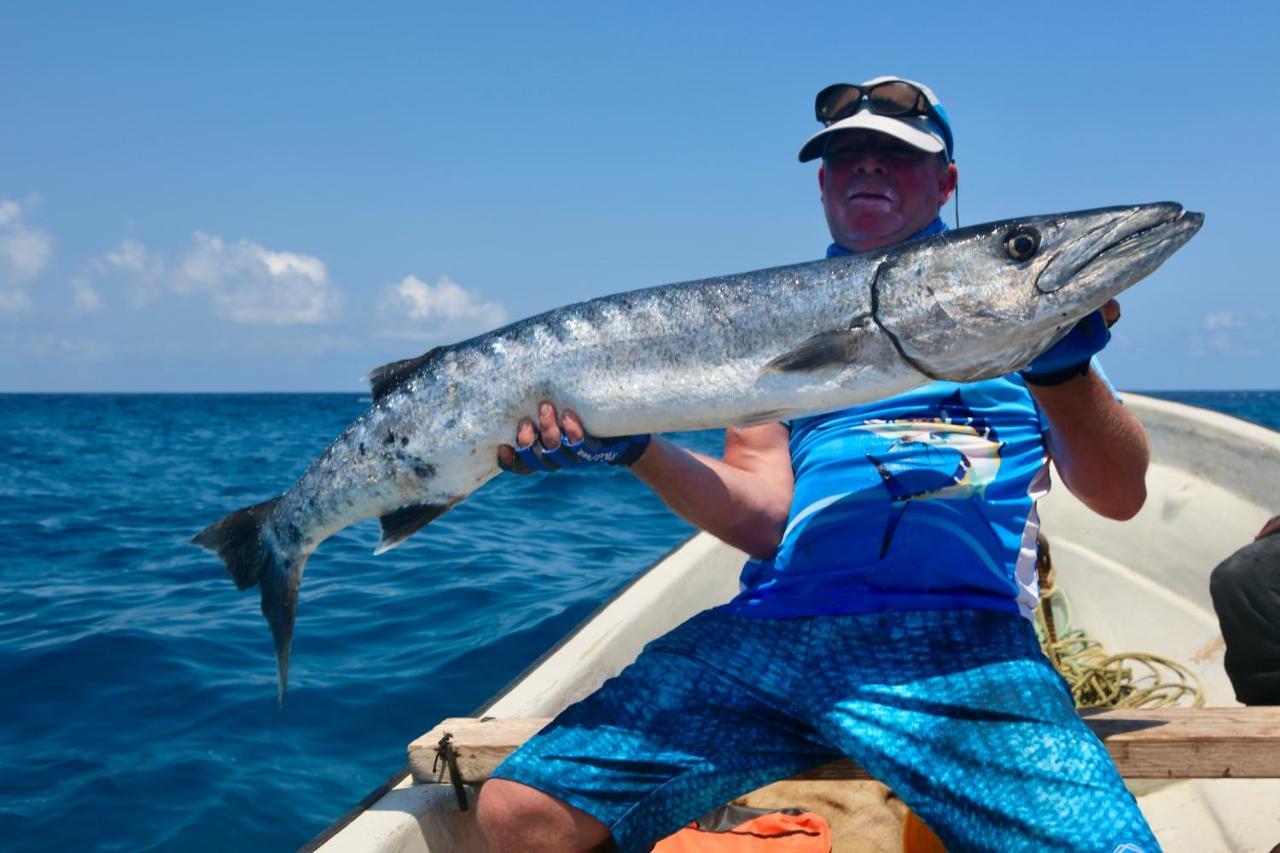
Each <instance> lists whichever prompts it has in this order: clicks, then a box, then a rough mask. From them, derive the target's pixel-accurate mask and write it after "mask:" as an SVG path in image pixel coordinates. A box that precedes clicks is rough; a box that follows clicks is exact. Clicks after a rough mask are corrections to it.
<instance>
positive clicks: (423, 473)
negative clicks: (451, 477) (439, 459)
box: [413, 462, 436, 480]
mask: <svg viewBox="0 0 1280 853" xmlns="http://www.w3.org/2000/svg"><path fill="white" fill-rule="evenodd" d="M413 473H414V474H415V475H416V476H417V477H418V479H420V480H430V479H431V478H432V477H434V476H435V475H436V466H434V465H428V464H427V463H426V462H417V463H415V464H414V466H413Z"/></svg>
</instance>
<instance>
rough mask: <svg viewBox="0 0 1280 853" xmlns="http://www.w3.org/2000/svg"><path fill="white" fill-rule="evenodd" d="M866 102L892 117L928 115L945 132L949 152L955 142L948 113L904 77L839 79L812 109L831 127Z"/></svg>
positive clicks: (943, 134) (879, 112)
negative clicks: (865, 82)
mask: <svg viewBox="0 0 1280 853" xmlns="http://www.w3.org/2000/svg"><path fill="white" fill-rule="evenodd" d="M863 103H865V104H866V105H867V109H869V110H871V112H873V113H875V114H876V115H882V116H889V117H891V118H910V117H915V116H921V117H924V118H927V119H929V120H930V121H931V122H933V124H935V125H937V128H938V130H939V131H941V132H942V138H943V142H945V143H946V146H947V153H948V155H950V152H951V150H952V146H953V145H954V142H953V140H952V139H951V127H950V124H949V122H948V121H947V118H946V116H945V115H943V114H942V113H940V112H939V111H938V110H937V108H935V107H934V105H933V103H932V102H931V101H930V100H929V96H928V95H926V94H925V93H924V92H923V91H921V90H920V88H919V87H917V86H914V85H912V84H910V83H908V82H907V81H905V80H885V81H884V82H882V83H876V84H874V85H871V86H858V85H855V84H853V83H836V84H834V85H831V86H828V87H827V88H825V89H823V90H822V91H821V92H819V93H818V97H817V98H815V99H814V102H813V112H814V115H816V116H817V118H818V121H820V122H821V123H822V124H823V125H824V126H826V127H830V126H831V125H833V124H835V123H836V122H838V121H842V120H844V119H847V118H849V116H852V115H855V114H856V113H857V112H858V111H859V110H861V109H862V105H863Z"/></svg>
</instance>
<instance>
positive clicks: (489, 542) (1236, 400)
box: [0, 391, 1280, 853]
mask: <svg viewBox="0 0 1280 853" xmlns="http://www.w3.org/2000/svg"><path fill="white" fill-rule="evenodd" d="M1158 396H1163V397H1167V398H1169V399H1175V400H1178V401H1181V402H1186V403H1190V404H1192V405H1197V406H1204V407H1207V408H1212V409H1217V410H1219V411H1223V412H1226V413H1228V414H1232V415H1235V416H1237V417H1242V418H1246V419H1249V420H1253V421H1256V422H1258V423H1261V424H1264V425H1266V426H1269V427H1271V428H1272V429H1280V392H1204V391H1189V392H1178V393H1166V392H1159V393H1158ZM367 405H368V401H367V398H362V397H360V396H359V395H355V394H318V395H260V394H255V395H190V396H188V395H56V396H45V395H0V715H2V716H0V719H3V722H4V725H3V732H4V737H3V739H2V740H0V848H3V849H5V850H48V849H94V850H129V851H134V850H182V851H201V850H225V849H227V848H228V847H230V846H232V845H234V846H235V847H236V849H237V850H239V851H241V853H250V851H258V850H264V851H265V850H271V851H275V850H282V849H293V848H295V847H297V846H298V845H300V844H303V843H305V842H306V841H307V840H308V839H309V838H311V837H312V836H313V835H314V834H316V833H317V832H319V831H320V830H322V829H323V828H324V827H325V826H326V825H327V824H328V823H329V822H330V821H332V820H333V819H335V818H336V817H338V816H339V815H340V814H341V813H342V812H344V811H345V810H346V809H347V808H349V807H350V806H351V805H353V804H354V803H355V802H357V801H358V800H359V799H360V798H361V797H363V796H364V795H365V794H367V793H368V792H369V791H370V790H372V789H373V788H374V787H376V786H377V785H378V784H380V783H381V782H383V781H384V780H385V779H386V778H387V777H388V776H390V775H391V774H392V773H393V772H395V771H396V770H397V769H399V768H400V767H402V766H403V765H404V763H405V747H406V745H407V744H408V742H409V741H410V740H412V739H413V738H415V737H416V736H417V735H419V734H421V733H422V732H424V731H426V730H427V729H428V728H430V727H431V726H432V725H433V724H434V723H435V722H436V721H437V720H439V719H440V718H442V717H446V716H455V715H461V714H466V713H469V712H471V711H472V710H474V709H476V708H477V707H478V706H480V705H481V704H482V703H483V702H485V701H486V700H487V699H488V698H489V697H491V696H492V695H493V694H494V693H495V692H497V691H498V690H500V689H501V688H502V687H503V686H504V685H505V684H506V683H507V682H508V681H509V680H510V679H512V678H513V677H515V676H516V675H517V674H519V673H520V672H521V671H522V670H523V669H524V668H525V667H526V666H527V665H528V664H529V663H531V662H532V661H534V660H535V659H536V658H537V657H538V656H539V655H540V654H542V652H543V651H545V650H546V649H548V648H549V647H551V646H552V645H553V644H554V643H555V642H556V640H557V639H559V638H560V637H561V636H562V635H563V634H564V633H566V632H567V631H569V630H570V629H571V628H573V627H574V626H575V625H576V624H577V623H578V622H580V621H581V620H582V619H583V618H584V617H585V616H587V615H588V614H589V613H590V612H591V611H592V610H593V609H594V608H595V607H596V606H597V605H598V604H599V603H601V602H602V601H603V600H604V599H606V598H607V597H608V596H609V595H611V594H612V593H613V592H614V591H615V590H616V589H617V588H618V587H620V586H622V585H623V584H624V583H626V582H627V580H629V579H630V578H631V577H633V576H634V575H635V574H636V573H638V572H639V571H641V570H642V569H644V568H645V567H647V566H648V565H650V564H651V563H652V562H653V561H655V560H656V559H658V558H659V557H661V556H662V555H663V554H665V553H666V552H667V551H669V550H670V549H671V548H672V547H674V546H675V545H676V544H678V543H679V542H680V541H681V540H683V539H684V538H685V537H686V536H688V535H689V534H690V533H691V532H692V530H691V528H690V527H689V525H687V524H686V523H684V522H683V521H681V520H679V519H678V518H675V517H674V516H672V515H671V514H670V513H669V512H668V511H667V510H666V508H665V507H664V506H663V505H662V504H661V502H660V501H658V500H657V498H655V497H654V496H653V495H652V494H651V493H650V492H649V491H648V490H647V489H646V488H644V487H643V486H641V485H639V484H638V483H637V482H636V481H635V480H634V479H633V478H632V477H631V476H630V475H629V474H627V473H625V472H622V471H613V470H608V471H599V472H574V471H569V472H561V473H559V474H557V475H555V476H552V477H528V478H519V477H514V476H503V477H499V478H498V479H497V480H496V481H494V482H493V483H490V484H489V485H487V486H486V487H485V488H484V489H482V490H481V491H480V492H479V493H477V494H476V495H474V496H473V497H472V498H471V499H469V500H468V501H466V502H465V503H463V504H461V505H460V506H458V507H457V508H456V509H454V510H453V511H452V512H450V513H449V514H448V515H446V516H444V517H443V518H441V519H440V520H438V521H436V522H435V523H433V524H432V525H431V526H430V527H428V528H427V529H425V530H424V531H423V532H421V533H419V534H418V535H417V536H415V537H414V538H413V539H411V540H410V541H409V542H407V543H405V544H404V545H402V546H400V547H399V548H397V549H396V550H394V551H391V552H389V553H387V554H384V555H382V556H380V557H378V558H374V557H372V556H371V553H370V552H371V550H372V548H373V545H374V543H375V542H376V540H377V525H376V522H373V521H367V522H364V523H361V524H359V525H356V526H354V527H351V528H348V529H347V530H344V531H342V532H341V533H339V534H338V535H337V536H335V537H334V538H333V539H331V540H329V541H328V542H326V543H325V544H324V545H322V546H321V547H320V549H319V550H318V551H317V552H316V554H315V555H314V556H313V557H312V559H311V561H310V563H309V564H308V566H307V574H306V579H305V581H304V583H303V587H302V596H301V600H300V604H299V612H298V619H297V625H296V632H295V637H294V645H293V657H292V666H291V670H290V687H289V694H288V697H287V700H286V702H285V705H284V707H283V709H281V708H279V707H277V704H276V686H275V664H274V660H273V656H272V652H271V641H270V637H269V634H268V631H267V628H266V625H265V622H264V621H263V619H262V617H261V615H260V613H259V612H258V596H257V592H256V591H251V592H246V593H240V592H238V591H236V589H235V588H234V586H233V585H232V584H231V582H230V580H229V578H228V577H227V575H226V573H225V571H224V570H223V569H222V567H221V564H220V562H219V561H218V560H217V559H216V558H215V557H213V556H212V555H210V554H207V553H205V552H203V551H201V550H199V549H197V548H194V547H192V546H190V545H188V544H187V542H188V540H189V539H190V538H191V536H192V535H194V534H195V533H196V532H197V531H199V530H200V529H201V528H202V527H203V526H204V525H206V524H208V523H210V522H211V521H214V520H216V519H218V518H219V517H221V516H222V515H224V514H225V513H227V512H228V511H230V510H233V509H236V508H239V507H241V506H244V505H246V504H250V503H255V502H257V501H259V500H263V499H265V498H267V497H269V496H271V495H273V494H278V493H279V492H280V491H281V490H282V489H283V488H285V487H286V486H287V485H288V484H290V483H291V482H292V481H293V480H294V479H295V478H296V477H297V476H298V474H300V473H301V471H302V470H303V469H304V468H305V466H306V465H307V463H308V462H309V461H310V460H311V459H312V458H313V457H314V456H316V455H317V454H318V453H319V452H320V451H322V450H323V449H324V447H325V446H326V445H327V444H328V442H329V441H331V440H332V439H333V437H334V436H336V435H338V434H339V433H340V432H341V431H342V430H343V429H344V428H345V427H346V425H347V424H348V423H349V422H350V421H352V420H353V419H355V418H356V417H358V416H359V415H360V413H361V412H362V411H364V410H365V408H366V407H367ZM679 440H680V441H682V442H684V443H686V444H688V445H690V446H693V447H695V448H697V449H700V450H703V451H706V452H712V453H718V452H719V450H720V447H721V438H720V435H719V434H718V433H693V434H689V435H686V436H682V437H680V438H679Z"/></svg>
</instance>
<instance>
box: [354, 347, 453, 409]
mask: <svg viewBox="0 0 1280 853" xmlns="http://www.w3.org/2000/svg"><path fill="white" fill-rule="evenodd" d="M442 349H444V347H434V348H432V349H429V350H427V351H426V352H424V353H423V354H422V355H420V356H418V357H417V358H406V359H402V360H400V361H393V362H391V363H390V364H384V365H382V366H381V367H375V368H374V369H373V370H370V371H369V375H368V376H366V377H365V378H366V379H368V380H369V393H370V396H372V397H373V402H375V403H380V402H382V398H383V397H385V396H387V395H388V394H390V393H391V392H392V391H394V390H396V388H398V387H400V383H401V382H404V381H405V380H406V379H408V378H409V377H410V376H411V375H413V372H414V371H416V370H417V369H418V368H419V367H422V365H424V364H426V363H427V360H428V359H430V358H431V357H432V356H433V355H435V354H436V353H438V352H440V351H441V350H442Z"/></svg>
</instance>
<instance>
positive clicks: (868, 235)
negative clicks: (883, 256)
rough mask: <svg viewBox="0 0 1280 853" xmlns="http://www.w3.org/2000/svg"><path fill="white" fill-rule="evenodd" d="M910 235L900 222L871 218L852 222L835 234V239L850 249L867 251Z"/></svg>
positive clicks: (891, 243)
mask: <svg viewBox="0 0 1280 853" xmlns="http://www.w3.org/2000/svg"><path fill="white" fill-rule="evenodd" d="M909 236H910V232H909V231H908V230H907V229H905V228H904V227H903V225H902V223H900V222H885V221H884V220H882V219H880V220H877V219H871V220H869V221H866V222H853V223H850V227H849V228H847V229H844V230H843V232H842V233H841V234H839V235H835V241H836V242H837V243H839V244H840V245H841V246H844V247H845V248H846V249H849V250H850V251H854V252H866V251H869V250H870V249H878V248H880V247H882V246H891V245H893V244H894V243H899V242H901V241H903V240H905V239H906V238H907V237H909Z"/></svg>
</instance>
